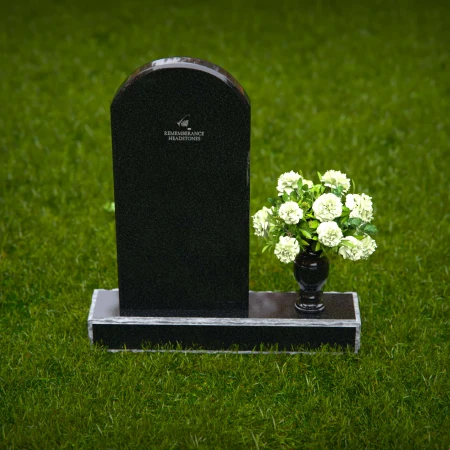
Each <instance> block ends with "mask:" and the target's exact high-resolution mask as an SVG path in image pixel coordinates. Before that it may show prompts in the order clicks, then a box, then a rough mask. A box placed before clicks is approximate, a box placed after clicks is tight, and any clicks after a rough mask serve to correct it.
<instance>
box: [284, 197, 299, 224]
mask: <svg viewBox="0 0 450 450" xmlns="http://www.w3.org/2000/svg"><path fill="white" fill-rule="evenodd" d="M279 214H280V217H281V218H282V219H283V220H284V221H285V222H286V223H287V224H296V223H298V222H299V221H300V219H301V218H302V217H303V210H302V209H301V208H300V206H298V204H297V203H296V202H286V203H283V204H282V205H281V206H280V210H279Z"/></svg>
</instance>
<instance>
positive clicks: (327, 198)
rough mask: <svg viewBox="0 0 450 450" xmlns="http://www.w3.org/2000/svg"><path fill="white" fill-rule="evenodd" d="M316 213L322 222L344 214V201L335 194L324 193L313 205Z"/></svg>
mask: <svg viewBox="0 0 450 450" xmlns="http://www.w3.org/2000/svg"><path fill="white" fill-rule="evenodd" d="M312 209H313V211H314V215H315V216H316V218H317V219H319V220H320V221H321V222H329V221H330V220H333V219H335V218H336V217H339V216H340V215H341V214H342V203H341V200H340V198H339V197H337V196H336V195H334V194H331V193H330V194H322V195H321V196H320V197H319V198H318V199H317V200H316V201H315V202H314V203H313V205H312Z"/></svg>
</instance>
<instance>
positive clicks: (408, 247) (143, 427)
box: [0, 0, 450, 449]
mask: <svg viewBox="0 0 450 450" xmlns="http://www.w3.org/2000/svg"><path fill="white" fill-rule="evenodd" d="M449 45H450V4H449V3H446V2H443V1H438V0H435V1H428V2H421V1H396V2H387V1H386V2H383V1H376V2H375V1H374V2H369V1H363V2H356V1H354V2H353V1H352V2H350V1H342V2H332V1H320V2H319V1H318V2H306V1H301V2H297V1H285V2H269V1H264V0H259V1H256V0H252V1H248V2H238V1H227V2H225V1H222V0H220V1H217V2H204V1H199V0H198V1H189V2H188V1H172V2H170V1H165V2H164V1H162V0H161V1H159V0H158V1H148V2H144V1H141V2H139V1H134V0H131V1H127V2H119V1H117V0H111V1H109V2H87V1H85V0H83V1H81V2H68V1H64V2H52V1H50V0H41V1H39V2H38V1H23V2H3V3H2V6H0V52H1V53H0V55H1V60H0V105H1V106H0V131H1V132H0V157H1V159H0V448H5V449H9V448H11V449H47V448H49V449H53V448H96V449H103V448H105V449H119V448H120V449H122V448H130V449H131V448H164V449H165V448H173V449H177V448H180V449H183V448H205V449H211V448H259V449H262V448H275V449H278V448H319V449H322V448H355V449H361V448H382V449H389V448H398V449H410V448H411V449H416V448H417V449H422V448H432V449H448V448H449V446H450V432H449V429H450V420H449V413H450V411H449V392H450V383H449V376H448V371H449V367H450V348H449V347H450V346H449V305H448V291H449V288H448V283H449V254H450V252H449V239H450V228H449V218H450V214H449V211H450V208H449V200H450V199H449V184H448V183H449V182H448V179H449V168H450V83H449V80H450V53H449ZM176 55H179V56H180V55H181V56H194V57H199V58H203V59H207V60H210V61H212V62H214V63H216V64H218V65H220V66H222V67H224V68H225V69H227V70H229V71H230V72H231V73H232V74H233V75H234V76H235V77H236V78H237V79H238V80H239V81H240V83H241V84H242V85H243V86H244V87H245V89H246V90H247V92H248V94H249V96H250V97H251V100H252V154H251V212H252V214H253V213H254V212H256V211H257V210H258V209H260V208H261V207H262V206H263V205H265V201H266V198H267V197H270V196H273V195H274V194H275V185H276V178H277V177H278V175H279V174H281V173H282V172H285V171H289V170H302V171H303V173H304V174H305V176H307V177H308V178H313V177H315V173H316V171H320V172H321V173H323V172H324V171H325V170H327V169H336V170H341V171H343V172H345V173H347V174H348V176H349V177H351V178H353V179H355V181H356V184H357V191H358V192H361V191H363V192H365V193H367V194H369V195H371V196H372V198H373V201H374V204H375V207H376V210H375V224H376V225H377V227H378V229H379V230H380V232H379V234H378V236H377V238H376V239H377V243H378V250H377V252H376V253H375V254H374V255H373V256H372V257H371V258H370V259H369V260H367V261H363V262H358V263H351V262H348V261H343V260H339V259H336V260H333V261H332V269H331V275H330V278H329V282H328V285H327V289H328V290H337V291H351V290H355V291H357V292H358V293H359V296H360V303H361V304H360V307H361V315H362V321H363V326H362V347H361V351H360V353H359V354H357V355H355V354H352V353H344V354H342V355H330V354H328V353H326V352H319V353H317V354H315V355H305V354H302V355H295V356H294V355H286V354H271V355H261V354H255V355H251V356H249V355H237V354H225V355H200V354H183V353H177V354H174V353H165V354H155V353H151V354H149V353H139V354H134V353H116V354H110V353H107V352H106V351H105V350H104V349H101V348H92V347H91V346H90V344H89V340H88V337H87V329H86V320H87V314H88V310H89V306H90V300H91V295H92V291H93V289H94V288H99V287H101V288H105V289H110V288H114V287H116V286H117V273H116V271H117V267H116V262H115V261H116V256H115V235H114V217H113V215H112V214H111V213H108V212H107V211H105V210H104V209H103V206H104V205H105V203H107V202H110V201H112V200H113V180H112V161H111V139H110V122H109V104H110V101H111V99H112V97H113V95H114V92H115V90H116V88H117V87H118V86H119V85H120V83H121V82H122V81H123V79H124V78H125V77H126V76H127V75H128V74H129V73H131V72H132V71H133V70H134V69H135V68H137V67H139V66H141V65H142V64H144V63H146V62H148V61H151V60H154V59H159V58H162V57H166V56H176ZM217 201H218V202H220V198H218V199H217ZM229 225H230V224H224V226H229ZM261 248H262V246H261V244H260V243H259V242H257V241H256V239H255V238H254V237H252V240H251V249H250V250H251V260H250V267H251V280H250V288H251V289H253V290H281V291H284V290H292V289H295V280H294V278H293V276H292V273H291V267H288V266H286V265H282V264H280V263H279V262H278V260H277V259H276V258H275V257H274V256H273V255H269V254H263V255H262V254H261Z"/></svg>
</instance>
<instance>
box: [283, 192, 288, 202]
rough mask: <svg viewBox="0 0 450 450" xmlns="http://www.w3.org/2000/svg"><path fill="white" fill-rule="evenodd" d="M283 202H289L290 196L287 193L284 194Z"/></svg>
mask: <svg viewBox="0 0 450 450" xmlns="http://www.w3.org/2000/svg"><path fill="white" fill-rule="evenodd" d="M283 200H284V201H285V202H287V201H289V195H287V194H286V192H285V193H284V194H283Z"/></svg>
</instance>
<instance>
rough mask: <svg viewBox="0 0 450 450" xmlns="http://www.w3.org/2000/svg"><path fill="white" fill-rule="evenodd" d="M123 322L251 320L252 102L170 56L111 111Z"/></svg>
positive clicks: (219, 73)
mask: <svg viewBox="0 0 450 450" xmlns="http://www.w3.org/2000/svg"><path fill="white" fill-rule="evenodd" d="M111 126H112V145H113V167H114V196H115V206H116V236H117V257H118V272H119V292H120V315H121V316H158V317H169V316H170V317H176V316H185V317H189V316H191V317H248V296H249V291H248V266H249V250H248V248H249V152H250V100H249V98H248V96H247V95H246V93H245V92H244V90H243V88H242V87H241V86H240V84H239V83H238V82H237V81H236V80H235V79H234V78H233V77H232V76H231V75H230V74H228V73H227V72H226V71H224V70H223V69H221V68H220V67H218V66H216V65H213V64H211V63H208V62H205V61H202V60H198V59H192V58H168V59H163V60H158V61H154V62H152V63H149V64H147V65H145V66H143V67H141V68H139V69H137V70H136V71H135V72H133V73H132V74H131V76H130V77H129V78H128V79H127V80H126V81H125V82H124V83H123V84H122V86H121V87H120V88H119V90H118V91H117V93H116V95H115V97H114V99H113V102H112V105H111Z"/></svg>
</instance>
